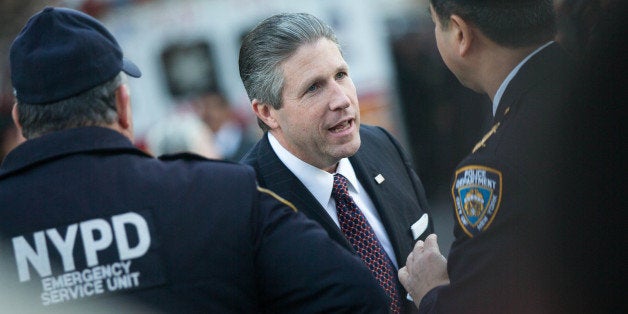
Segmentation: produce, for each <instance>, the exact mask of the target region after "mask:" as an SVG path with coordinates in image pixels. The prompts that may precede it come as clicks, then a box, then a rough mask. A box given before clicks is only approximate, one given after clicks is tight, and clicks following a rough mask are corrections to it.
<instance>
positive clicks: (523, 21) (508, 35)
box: [430, 0, 556, 48]
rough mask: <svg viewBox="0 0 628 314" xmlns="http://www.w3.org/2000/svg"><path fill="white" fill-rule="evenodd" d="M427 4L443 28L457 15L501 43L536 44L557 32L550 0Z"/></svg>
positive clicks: (451, 0)
mask: <svg viewBox="0 0 628 314" xmlns="http://www.w3.org/2000/svg"><path fill="white" fill-rule="evenodd" d="M430 4H431V5H432V8H433V9H434V11H435V12H436V14H437V15H438V20H439V21H440V22H441V25H442V27H443V28H444V29H447V28H448V27H449V18H450V16H451V15H458V16H460V17H461V18H463V19H464V20H465V21H468V22H470V23H472V24H473V25H475V26H476V27H478V28H479V29H480V31H482V33H483V34H484V35H486V36H487V37H488V38H489V39H490V40H492V41H494V42H495V43H497V44H499V45H501V46H504V47H510V48H521V47H528V46H533V45H538V44H540V43H544V42H547V41H549V40H552V39H553V38H554V36H555V34H556V14H555V11H554V4H553V1H552V0H430Z"/></svg>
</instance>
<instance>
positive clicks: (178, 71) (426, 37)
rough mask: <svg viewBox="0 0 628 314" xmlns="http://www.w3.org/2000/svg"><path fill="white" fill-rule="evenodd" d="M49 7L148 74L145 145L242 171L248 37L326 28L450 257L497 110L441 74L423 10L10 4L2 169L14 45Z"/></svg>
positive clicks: (219, 1) (136, 91)
mask: <svg viewBox="0 0 628 314" xmlns="http://www.w3.org/2000/svg"><path fill="white" fill-rule="evenodd" d="M46 5H52V6H65V7H71V8H75V9H78V10H81V11H84V12H86V13H88V14H90V15H92V16H94V17H96V18H98V19H99V20H100V21H102V22H103V23H104V24H105V25H106V26H107V27H108V28H109V30H110V31H111V32H112V33H113V34H114V36H115V37H116V38H117V39H118V41H119V43H120V45H121V46H122V48H123V50H124V53H125V56H126V57H127V58H129V59H131V60H133V61H134V62H135V63H136V64H137V65H138V66H139V67H140V69H141V70H142V72H143V76H142V78H141V79H137V80H135V79H131V80H129V84H130V87H131V91H132V94H131V95H132V102H133V111H134V115H133V118H134V125H135V129H136V141H137V143H136V144H137V145H138V146H139V147H141V148H143V149H145V150H147V151H149V152H152V153H155V154H161V153H168V152H173V151H176V150H181V149H188V150H194V151H197V152H199V153H203V154H205V155H207V156H210V157H213V158H225V159H230V160H236V161H237V160H239V157H240V156H241V155H242V153H243V152H245V151H246V149H247V148H248V147H250V145H251V144H252V143H254V142H255V141H256V140H257V139H258V138H259V136H260V135H261V134H260V131H259V128H258V127H257V124H256V122H255V116H254V115H253V112H252V110H251V108H250V103H249V100H248V97H247V95H246V93H245V91H244V87H243V86H242V83H241V81H240V77H239V74H238V64H237V59H238V52H239V47H240V40H241V38H242V36H243V35H244V34H245V33H246V32H248V31H249V30H250V29H251V28H253V27H254V26H255V25H256V24H257V23H258V22H260V21H261V20H262V19H264V18H266V17H268V16H270V15H272V14H275V13H279V12H308V13H311V14H314V15H316V16H317V17H319V18H321V19H322V20H324V21H326V22H327V23H329V24H330V25H331V26H332V27H333V28H334V29H335V31H336V34H337V36H338V39H339V40H340V43H341V44H342V49H343V53H344V56H345V59H346V60H347V62H348V64H349V66H350V72H351V73H350V75H351V76H352V78H353V81H354V83H355V85H356V87H357V90H358V96H359V100H360V110H361V115H362V121H363V123H367V124H375V125H380V126H382V127H385V128H386V129H388V130H389V131H391V132H392V133H393V134H394V135H396V136H397V138H398V139H399V140H400V141H401V142H402V144H403V145H404V146H405V147H406V148H407V150H408V152H409V153H410V154H411V156H412V158H413V160H414V163H415V168H416V171H417V172H418V174H419V176H420V177H421V180H422V181H423V183H424V186H425V188H426V192H427V195H428V198H429V200H430V204H431V206H432V211H433V213H434V218H435V222H436V227H437V231H438V233H439V235H440V236H441V238H440V239H439V240H440V241H439V242H441V246H442V249H443V250H444V251H445V253H447V252H448V249H449V242H450V241H451V238H452V232H451V229H452V226H453V221H452V217H451V216H452V214H451V210H450V207H449V206H450V205H449V198H450V196H449V193H450V191H449V188H450V187H449V184H450V176H451V174H452V173H453V170H454V168H455V166H456V164H457V163H458V162H459V161H460V160H461V159H462V158H463V157H464V156H465V155H466V154H468V153H469V152H470V150H471V148H472V147H473V145H474V144H475V143H476V141H477V139H478V138H480V137H481V136H482V134H483V131H484V130H485V129H486V128H487V124H488V122H489V119H490V116H491V115H490V100H489V98H488V97H486V96H483V95H479V94H476V93H474V92H472V91H470V90H468V89H466V88H464V87H462V86H461V85H460V83H458V81H457V80H456V79H455V77H454V76H453V75H452V74H451V72H449V70H448V69H447V68H446V67H445V65H444V64H443V62H442V60H441V58H440V56H439V54H438V51H437V49H436V46H435V41H434V38H433V36H434V32H433V29H434V25H433V23H432V21H431V19H430V17H429V14H428V9H427V6H426V1H423V0H317V1H301V0H264V1H261V0H178V1H174V0H135V1H133V0H109V1H106V0H85V1H79V0H74V1H32V0H3V1H2V2H1V4H0V20H2V21H3V22H2V23H1V24H0V69H1V71H0V101H1V102H0V144H1V145H0V148H1V149H2V150H0V160H1V159H2V158H3V156H4V155H5V154H6V153H7V151H8V150H10V149H11V148H13V147H14V146H15V144H16V143H17V141H19V137H18V136H17V134H16V132H15V130H14V128H13V126H12V122H11V120H10V110H11V107H12V105H13V103H14V99H13V93H12V87H11V81H10V73H9V66H8V62H9V57H8V51H9V47H10V44H11V42H12V40H13V39H14V38H15V36H16V35H17V34H18V33H19V31H20V29H21V28H22V27H23V26H24V24H25V23H26V21H27V20H28V18H29V17H30V16H31V15H33V14H34V13H36V12H38V11H39V10H41V9H43V8H44V7H45V6H46ZM192 120H196V121H192ZM184 121H185V122H184ZM198 121H202V122H203V124H205V126H203V127H201V126H199V123H197V122H198ZM199 134H203V136H202V137H201V136H198V135H199ZM199 143H200V144H199ZM201 144H203V145H204V144H207V145H208V146H210V147H204V148H200V147H199V146H203V145H201Z"/></svg>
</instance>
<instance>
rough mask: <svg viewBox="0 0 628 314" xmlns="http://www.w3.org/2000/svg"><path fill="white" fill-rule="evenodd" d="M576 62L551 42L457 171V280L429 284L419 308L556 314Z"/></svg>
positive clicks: (451, 264)
mask: <svg viewBox="0 0 628 314" xmlns="http://www.w3.org/2000/svg"><path fill="white" fill-rule="evenodd" d="M573 68H574V67H573V64H571V63H570V62H569V58H568V57H567V56H566V54H565V53H564V52H563V51H562V50H561V49H560V48H559V46H558V44H556V43H553V44H550V45H549V46H548V47H545V48H544V49H542V50H540V51H539V52H538V53H537V54H536V55H534V56H532V57H531V58H530V59H529V60H528V61H527V62H526V63H525V64H524V65H523V66H522V68H521V69H519V72H517V74H516V75H515V77H514V78H513V79H512V81H510V83H509V85H508V86H507V88H506V90H505V92H504V95H503V97H502V99H501V101H500V102H499V105H498V107H497V111H496V114H495V117H494V120H493V125H492V128H491V130H490V131H489V132H488V133H487V134H486V135H485V136H484V138H482V140H481V141H480V142H479V143H478V144H477V145H476V146H475V148H474V149H473V151H472V153H471V154H470V155H468V156H467V157H466V158H465V159H464V160H463V161H462V162H461V163H460V164H459V165H458V167H457V169H456V171H455V174H454V178H453V182H452V188H451V194H452V198H453V204H454V221H455V227H454V235H455V240H454V242H453V244H452V247H451V250H450V253H449V256H448V266H447V267H448V273H449V278H450V280H451V283H450V285H446V286H441V287H438V288H435V289H432V290H431V291H430V292H429V293H428V294H427V295H426V296H425V298H424V299H423V300H422V302H421V304H420V311H421V312H429V311H433V310H435V312H438V313H538V312H548V311H553V310H556V309H555V308H554V306H557V304H559V303H560V302H559V300H558V297H559V295H560V290H561V289H564V288H565V287H561V286H560V282H561V280H562V279H563V278H562V277H561V271H562V270H561V267H560V258H561V257H560V256H561V253H560V250H561V246H560V239H559V235H560V233H561V231H562V230H561V228H562V225H561V221H560V219H559V218H560V216H561V215H562V212H561V211H562V210H564V209H565V208H564V207H565V206H564V203H563V201H564V200H565V195H563V193H564V192H565V191H566V189H564V186H565V185H566V184H568V183H569V182H564V181H563V178H564V176H563V175H564V174H565V173H566V172H565V171H568V170H569V169H567V168H568V167H567V164H566V163H565V160H566V159H565V158H564V157H566V156H565V155H564V154H563V152H562V151H561V150H562V146H561V144H564V143H565V141H566V140H567V139H568V136H569V135H568V129H567V122H568V119H566V116H567V115H569V113H568V112H569V110H570V109H569V105H568V104H567V103H566V101H565V99H566V97H567V95H568V93H569V92H570V91H571V90H570V87H569V86H570V78H571V77H573V76H572V75H571V74H570V73H573V72H572V71H573ZM570 192H571V193H581V192H585V191H570Z"/></svg>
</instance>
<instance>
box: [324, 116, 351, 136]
mask: <svg viewBox="0 0 628 314" xmlns="http://www.w3.org/2000/svg"><path fill="white" fill-rule="evenodd" d="M352 124H353V119H351V120H346V121H343V122H341V123H338V124H336V125H334V126H333V127H331V128H329V131H331V132H332V133H340V132H342V131H345V130H347V129H349V128H351V125H352Z"/></svg>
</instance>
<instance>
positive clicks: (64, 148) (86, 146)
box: [0, 127, 150, 177]
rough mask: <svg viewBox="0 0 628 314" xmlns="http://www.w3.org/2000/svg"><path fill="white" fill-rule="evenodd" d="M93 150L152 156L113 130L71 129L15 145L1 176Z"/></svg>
mask: <svg viewBox="0 0 628 314" xmlns="http://www.w3.org/2000/svg"><path fill="white" fill-rule="evenodd" d="M93 151H126V152H130V153H134V154H139V155H144V156H148V157H150V155H148V154H146V153H144V152H143V151H141V150H139V149H138V148H136V147H135V146H133V144H132V143H131V141H130V140H129V139H128V138H126V137H125V136H123V135H122V134H120V133H118V132H116V131H114V130H111V129H108V128H104V127H80V128H72V129H68V130H62V131H57V132H52V133H48V134H45V135H42V136H41V137H37V138H34V139H31V140H27V141H26V142H24V143H22V144H20V145H19V146H17V147H16V148H14V149H13V150H12V151H11V152H10V153H9V154H8V155H7V156H6V157H5V159H4V161H3V162H2V165H1V167H0V177H1V176H4V175H6V174H8V173H11V172H14V171H18V170H20V169H23V168H26V167H28V166H31V165H34V164H37V163H42V162H46V161H48V160H53V159H57V158H61V157H63V156H67V155H73V154H79V153H84V152H93Z"/></svg>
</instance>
